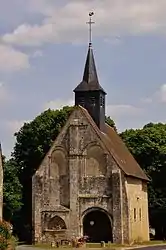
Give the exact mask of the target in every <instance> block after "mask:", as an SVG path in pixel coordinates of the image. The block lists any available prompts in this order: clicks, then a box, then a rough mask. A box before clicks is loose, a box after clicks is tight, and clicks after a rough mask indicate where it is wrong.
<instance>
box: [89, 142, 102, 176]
mask: <svg viewBox="0 0 166 250" xmlns="http://www.w3.org/2000/svg"><path fill="white" fill-rule="evenodd" d="M106 167H107V166H106V158H105V155H104V152H103V150H102V148H101V147H100V146H94V145H93V146H90V147H89V148H87V159H86V164H85V176H103V175H106V169H107V168H106Z"/></svg>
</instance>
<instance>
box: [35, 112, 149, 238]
mask: <svg viewBox="0 0 166 250" xmlns="http://www.w3.org/2000/svg"><path fill="white" fill-rule="evenodd" d="M89 119H90V116H88V115H87V112H86V111H85V110H84V109H83V108H82V107H76V108H75V110H74V111H73V113H72V114H71V116H70V118H69V120H68V121H67V123H66V125H65V127H64V128H63V129H62V131H61V133H60V134H59V136H58V137H57V139H56V140H55V142H54V144H53V146H52V147H51V149H50V151H49V152H48V154H47V155H46V157H45V158H44V160H43V162H42V163H41V165H40V167H39V169H38V170H37V171H36V173H35V175H34V176H33V181H32V182H33V230H34V237H33V239H34V242H50V241H53V240H56V239H70V238H71V237H73V236H83V234H84V225H83V220H84V217H85V216H86V214H88V212H91V211H93V210H98V211H101V213H102V212H103V213H105V214H107V216H108V219H109V220H110V224H111V230H110V232H109V233H110V234H111V236H112V241H113V242H115V243H124V242H132V241H147V240H149V225H148V199H147V190H146V186H147V182H146V180H144V179H141V178H136V177H132V176H127V175H126V174H125V173H124V171H122V170H121V169H120V167H119V166H118V164H117V162H116V160H115V159H114V156H113V155H111V154H110V152H109V151H108V148H107V147H106V144H104V141H103V140H102V139H101V137H100V136H99V134H98V133H97V129H98V128H97V127H96V125H95V123H94V122H93V121H92V119H91V122H90V121H89ZM110 129H112V128H110ZM114 133H116V132H114ZM117 136H118V135H117ZM140 227H141V228H142V230H140ZM102 230H104V229H102Z"/></svg>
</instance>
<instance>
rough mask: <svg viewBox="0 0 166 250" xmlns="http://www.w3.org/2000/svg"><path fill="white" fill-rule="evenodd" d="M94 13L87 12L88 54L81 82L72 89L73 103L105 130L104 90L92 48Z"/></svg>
mask: <svg viewBox="0 0 166 250" xmlns="http://www.w3.org/2000/svg"><path fill="white" fill-rule="evenodd" d="M93 14H94V13H93V12H90V13H89V17H90V19H89V22H88V24H89V27H90V29H89V47H88V54H87V58H86V63H85V68H84V73H83V79H82V82H81V83H80V84H79V85H78V86H77V87H76V88H75V89H74V92H75V105H76V106H78V105H81V106H82V107H84V108H85V109H86V110H87V111H88V112H89V114H90V115H91V117H92V118H93V120H94V122H95V123H96V125H97V126H98V128H99V129H100V130H101V131H102V132H105V95H106V92H105V91H104V89H103V88H102V87H101V86H100V84H99V80H98V76H97V70H96V65H95V59H94V55H93V49H92V30H91V25H92V23H94V22H92V19H91V17H92V15H93Z"/></svg>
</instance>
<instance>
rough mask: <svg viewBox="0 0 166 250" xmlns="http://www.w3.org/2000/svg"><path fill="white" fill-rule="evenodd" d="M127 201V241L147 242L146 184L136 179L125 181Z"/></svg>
mask: <svg viewBox="0 0 166 250" xmlns="http://www.w3.org/2000/svg"><path fill="white" fill-rule="evenodd" d="M126 189H127V196H128V200H129V214H130V220H129V239H130V242H133V241H148V240H149V216H148V196H147V183H146V182H143V181H141V180H139V179H136V178H129V177H128V178H127V179H126Z"/></svg>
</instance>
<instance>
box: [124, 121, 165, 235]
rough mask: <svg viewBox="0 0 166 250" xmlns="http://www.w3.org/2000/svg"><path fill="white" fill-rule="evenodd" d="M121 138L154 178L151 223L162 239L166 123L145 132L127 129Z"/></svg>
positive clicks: (146, 129)
mask: <svg viewBox="0 0 166 250" xmlns="http://www.w3.org/2000/svg"><path fill="white" fill-rule="evenodd" d="M121 137H122V139H123V141H124V142H125V143H126V145H127V146H128V148H129V150H130V151H131V153H132V154H133V155H134V157H135V159H136V160H137V162H138V163H139V164H140V166H141V167H142V168H143V169H144V170H145V171H146V173H147V175H148V176H149V178H150V182H149V185H148V190H149V209H150V221H151V224H152V225H154V226H155V227H156V229H157V230H158V234H159V235H160V236H161V234H162V233H161V229H162V231H164V230H165V227H166V220H165V219H164V218H165V217H166V181H165V176H166V124H162V123H158V124H153V123H149V124H147V125H145V126H144V127H143V128H142V129H136V130H133V129H130V130H126V131H125V132H123V133H121Z"/></svg>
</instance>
